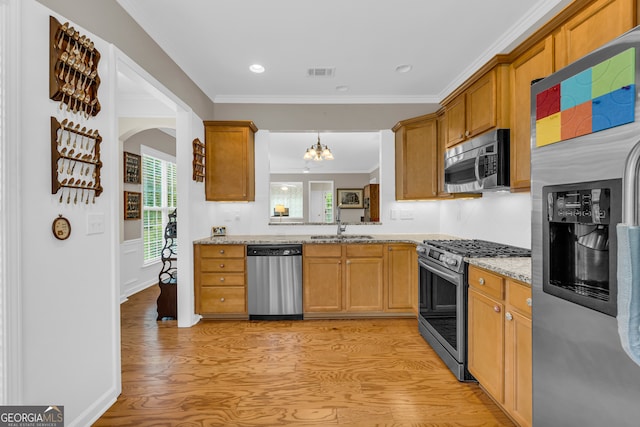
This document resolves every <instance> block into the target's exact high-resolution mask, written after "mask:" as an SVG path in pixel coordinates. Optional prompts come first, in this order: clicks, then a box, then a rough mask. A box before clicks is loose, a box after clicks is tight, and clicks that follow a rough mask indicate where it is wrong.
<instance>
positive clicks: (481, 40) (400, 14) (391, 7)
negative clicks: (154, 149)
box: [117, 0, 571, 173]
mask: <svg viewBox="0 0 640 427" xmlns="http://www.w3.org/2000/svg"><path fill="white" fill-rule="evenodd" d="M117 1H118V3H119V4H120V5H121V6H122V7H123V8H124V9H125V10H126V11H127V12H128V13H129V14H130V15H131V16H132V17H133V19H135V20H136V21H137V22H138V24H139V25H140V26H141V27H142V28H143V29H144V30H145V31H146V32H147V33H149V35H150V36H151V37H152V38H153V39H154V40H155V41H156V42H157V43H158V44H159V45H160V46H161V47H162V48H163V49H164V50H165V52H166V53H167V54H168V55H169V56H171V57H172V58H173V60H174V61H175V62H176V63H177V64H178V65H179V66H180V67H181V68H182V70H183V71H184V72H185V73H186V74H187V75H188V76H189V77H190V78H191V79H192V80H193V81H194V82H195V84H196V85H198V86H199V87H200V88H201V89H202V90H203V91H204V93H205V94H206V95H208V96H209V98H211V99H212V101H213V102H216V103H242V102H260V103H431V104H433V103H439V102H440V101H441V100H442V99H443V98H444V97H445V96H446V95H448V94H449V93H450V92H451V91H453V90H454V89H455V88H456V87H457V86H459V85H460V84H461V83H462V82H463V81H464V80H466V79H467V78H468V77H469V76H470V75H471V74H472V73H473V72H474V71H475V70H477V69H478V68H479V67H480V66H482V65H483V64H485V63H486V62H487V61H488V60H490V59H491V58H492V57H493V56H495V55H496V54H498V53H506V52H509V51H510V50H511V49H513V47H515V46H516V45H517V44H518V43H520V42H521V41H522V40H523V39H524V38H525V37H526V36H528V35H529V34H531V33H532V32H533V31H535V30H536V29H537V28H539V26H540V25H542V23H544V22H546V21H547V20H548V19H550V17H551V16H553V15H555V14H556V13H557V12H558V11H559V10H560V9H561V8H563V7H564V6H566V5H567V4H568V3H570V1H571V0H482V1H479V0H440V1H434V0H393V1H392V0H323V1H311V0H269V1H266V0H233V1H222V0H180V1H176V0H117ZM254 63H260V64H262V65H263V66H264V67H265V68H266V71H265V72H264V73H262V74H254V73H252V72H250V71H249V66H250V65H251V64H254ZM405 64H410V65H411V66H412V69H411V71H409V72H407V73H399V72H396V67H398V66H399V65H405ZM315 67H335V75H334V76H333V77H331V78H326V77H325V78H322V77H315V78H312V77H307V70H308V69H309V68H315ZM338 86H347V87H348V90H347V91H338V90H336V88H337V87H338ZM154 96H155V95H154V92H153V91H152V90H151V91H150V90H149V89H148V87H147V88H146V89H145V85H144V84H141V83H140V82H139V81H131V80H130V79H128V78H127V77H126V76H125V75H123V74H122V73H120V74H119V81H118V97H119V101H120V102H119V111H120V112H121V115H123V116H129V117H132V116H136V115H137V113H136V111H135V110H138V109H137V108H135V107H134V106H136V105H140V106H142V109H141V110H138V111H144V116H145V117H148V116H150V115H152V116H153V115H157V116H167V115H169V116H172V115H175V109H171V108H168V107H167V105H165V104H163V103H162V102H160V103H156V104H155V105H154V102H153V100H154ZM317 131H318V130H313V132H310V133H286V132H280V133H273V132H272V133H271V134H270V146H269V153H270V154H269V161H270V170H271V171H272V173H300V172H301V171H302V170H303V169H304V168H305V167H308V168H309V169H310V172H311V173H338V172H345V171H349V172H358V173H369V172H371V171H372V170H374V169H375V168H377V167H378V165H379V160H380V159H379V157H380V154H379V149H378V148H379V145H380V135H379V134H378V133H355V132H354V133H344V132H343V133H336V132H327V131H329V130H327V129H321V130H320V131H321V132H323V133H321V135H320V137H321V142H322V143H323V144H327V145H329V147H330V148H331V150H332V151H333V153H334V156H335V160H333V161H323V162H313V161H304V160H303V159H302V155H303V154H304V151H305V150H306V149H307V148H308V147H309V146H311V145H312V144H314V143H315V142H316V140H317V133H316V132H317Z"/></svg>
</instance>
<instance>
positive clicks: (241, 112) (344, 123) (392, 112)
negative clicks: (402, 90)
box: [213, 104, 440, 132]
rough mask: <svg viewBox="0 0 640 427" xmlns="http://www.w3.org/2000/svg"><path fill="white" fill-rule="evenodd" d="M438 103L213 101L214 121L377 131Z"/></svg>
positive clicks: (426, 111)
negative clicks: (238, 102) (259, 102)
mask: <svg viewBox="0 0 640 427" xmlns="http://www.w3.org/2000/svg"><path fill="white" fill-rule="evenodd" d="M439 108H440V106H439V105H438V104H214V106H213V117H214V120H252V121H253V122H254V123H255V124H256V126H257V127H258V129H262V130H269V131H272V132H273V131H307V130H316V129H326V130H333V131H378V130H382V129H391V128H392V127H393V126H394V125H395V124H396V123H398V122H399V121H401V120H405V119H408V118H412V117H418V116H421V115H424V114H429V113H433V112H435V111H437V110H438V109H439Z"/></svg>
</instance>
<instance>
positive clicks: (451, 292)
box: [418, 257, 466, 364]
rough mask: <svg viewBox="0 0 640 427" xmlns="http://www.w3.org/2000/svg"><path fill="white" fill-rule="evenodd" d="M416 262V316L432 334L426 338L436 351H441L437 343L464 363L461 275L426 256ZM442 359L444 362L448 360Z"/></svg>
mask: <svg viewBox="0 0 640 427" xmlns="http://www.w3.org/2000/svg"><path fill="white" fill-rule="evenodd" d="M418 263H419V266H420V270H419V274H420V279H419V305H420V311H419V318H418V320H419V321H420V323H421V325H422V326H423V327H424V328H425V329H426V330H427V332H428V333H429V335H431V336H432V337H428V336H427V337H425V338H427V341H428V342H429V343H430V344H431V345H432V347H433V348H434V350H436V352H438V353H440V351H438V350H439V349H438V348H436V347H437V346H438V345H439V346H441V347H442V348H443V349H444V350H446V352H447V353H448V354H449V357H452V358H453V359H455V361H456V362H457V363H458V364H464V362H465V360H464V356H465V354H466V353H465V349H466V334H465V322H466V315H465V311H466V309H465V293H464V290H465V286H464V276H463V274H461V273H455V272H452V271H450V270H447V269H444V268H443V267H441V266H439V265H437V264H435V263H433V262H431V261H430V260H429V259H426V258H421V257H420V258H419V259H418ZM434 340H435V341H434ZM440 356H441V357H442V358H443V360H444V359H445V357H446V355H444V357H443V355H442V354H440ZM444 361H445V363H446V362H447V360H444ZM447 364H449V363H447Z"/></svg>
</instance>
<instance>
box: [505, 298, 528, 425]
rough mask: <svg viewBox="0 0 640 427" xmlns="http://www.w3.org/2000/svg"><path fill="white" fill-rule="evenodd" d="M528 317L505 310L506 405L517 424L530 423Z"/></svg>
mask: <svg viewBox="0 0 640 427" xmlns="http://www.w3.org/2000/svg"><path fill="white" fill-rule="evenodd" d="M531 349H532V348H531V319H530V318H529V317H526V316H524V315H522V314H520V313H518V312H517V311H514V310H512V309H511V308H509V310H508V311H507V313H505V406H506V407H507V410H508V411H509V413H510V414H511V416H512V417H513V418H514V419H515V420H516V421H517V422H518V424H519V425H520V427H530V426H531V422H532V421H531V413H532V411H531V402H532V394H531V390H532V382H531V375H532V374H531Z"/></svg>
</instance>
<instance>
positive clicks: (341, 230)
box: [336, 203, 347, 236]
mask: <svg viewBox="0 0 640 427" xmlns="http://www.w3.org/2000/svg"><path fill="white" fill-rule="evenodd" d="M341 209H342V203H339V204H338V209H337V211H338V214H337V215H336V222H337V223H338V236H342V233H344V232H345V231H346V230H347V225H346V224H342V223H341V222H340V211H341Z"/></svg>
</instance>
